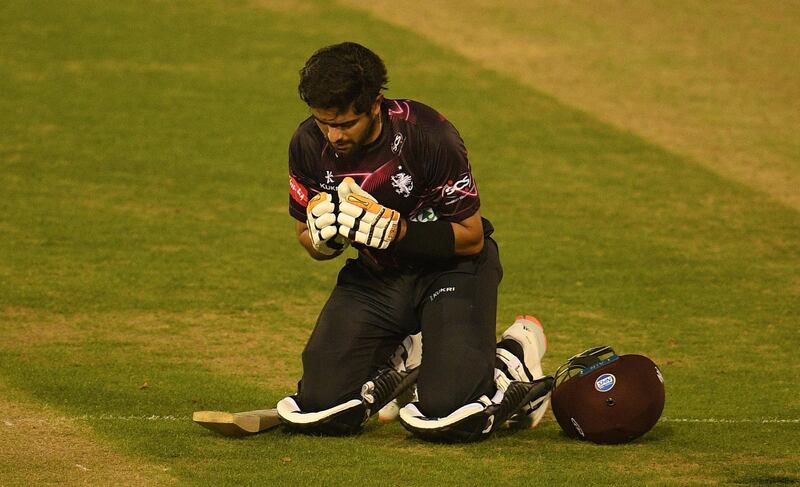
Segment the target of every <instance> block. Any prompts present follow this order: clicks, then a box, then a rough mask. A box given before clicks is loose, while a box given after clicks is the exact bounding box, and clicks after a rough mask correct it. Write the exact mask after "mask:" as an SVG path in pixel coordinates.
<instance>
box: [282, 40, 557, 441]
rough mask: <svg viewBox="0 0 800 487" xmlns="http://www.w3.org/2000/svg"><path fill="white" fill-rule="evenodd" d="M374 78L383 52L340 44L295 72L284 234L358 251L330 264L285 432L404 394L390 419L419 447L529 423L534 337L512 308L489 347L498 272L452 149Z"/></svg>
mask: <svg viewBox="0 0 800 487" xmlns="http://www.w3.org/2000/svg"><path fill="white" fill-rule="evenodd" d="M387 82H388V78H387V72H386V68H385V66H384V63H383V61H382V60H381V59H380V58H379V57H378V56H377V55H376V54H375V53H373V52H372V51H370V50H369V49H367V48H366V47H364V46H361V45H359V44H356V43H352V42H345V43H342V44H336V45H332V46H328V47H324V48H322V49H320V50H318V51H317V52H316V53H314V54H313V55H312V56H311V58H310V59H308V61H307V62H306V64H305V66H304V67H303V68H302V70H301V71H300V85H299V92H300V97H301V98H302V100H303V101H305V102H306V103H307V104H308V106H309V108H310V114H311V116H310V117H308V118H307V119H306V120H305V121H303V122H302V123H301V124H300V126H299V127H298V128H297V130H296V132H295V133H294V136H293V137H292V140H291V143H290V147H289V192H290V193H289V194H290V197H289V213H290V214H291V216H293V217H294V218H295V219H296V220H297V222H296V231H297V239H298V240H299V242H300V244H301V245H302V246H303V247H304V248H305V249H306V250H307V251H308V254H309V255H310V256H311V257H312V258H314V259H317V260H327V259H334V258H337V257H338V256H340V255H341V254H342V252H344V250H345V249H346V248H347V247H348V246H353V247H355V248H356V249H357V250H358V257H357V258H355V259H347V260H346V262H345V263H344V266H343V267H342V269H341V271H340V272H339V276H338V280H337V283H336V286H335V288H334V289H333V292H332V293H331V295H330V298H329V299H328V301H327V303H325V305H324V306H323V308H322V311H321V313H320V315H319V318H318V319H317V323H316V327H315V328H314V331H313V333H312V334H311V337H310V338H309V340H308V344H307V345H306V347H305V350H304V351H303V356H302V360H303V377H302V380H301V381H300V383H299V384H298V390H297V393H296V394H294V395H292V396H289V397H287V398H285V399H283V400H281V401H280V402H279V403H278V413H279V414H280V416H281V419H282V420H283V422H284V423H285V424H287V425H288V426H289V427H290V428H293V429H296V430H299V431H303V432H308V433H312V434H323V435H325V434H327V435H341V434H352V433H355V432H357V431H359V430H360V428H361V427H362V425H363V424H364V423H365V422H366V420H367V419H368V418H369V417H370V416H371V415H373V414H376V413H377V412H378V411H379V410H381V409H382V408H383V410H384V411H385V412H386V416H388V417H389V418H390V417H391V416H392V414H391V409H390V407H391V406H392V404H390V402H391V401H397V397H398V396H401V395H402V396H401V397H406V398H409V399H411V402H409V403H407V404H397V407H401V406H402V409H400V410H399V419H400V421H401V422H402V424H403V426H404V427H405V428H406V429H408V430H409V431H410V432H411V433H413V434H414V435H417V436H419V437H421V438H423V439H426V440H431V441H442V442H463V441H476V440H481V439H483V438H485V437H487V435H489V434H490V433H491V432H492V431H494V430H495V429H497V428H498V427H499V426H500V425H501V424H502V423H503V422H504V421H506V420H508V419H512V420H513V421H520V420H522V419H525V420H527V421H528V424H533V425H534V426H535V424H536V423H537V422H538V421H539V420H540V419H541V417H542V415H543V414H544V411H545V410H546V408H547V402H548V400H549V394H550V391H551V389H552V385H553V381H552V378H551V377H544V376H543V374H542V369H541V358H542V355H543V354H544V352H545V348H546V340H545V336H544V332H543V330H542V327H541V325H540V324H539V323H538V321H536V319H535V318H533V317H520V318H518V319H517V321H516V322H515V323H514V324H513V325H512V326H511V327H510V328H509V329H508V330H506V332H505V333H504V334H503V336H502V339H501V341H500V343H496V341H495V340H496V339H495V320H496V316H495V315H496V308H497V287H498V285H499V283H500V280H501V278H502V274H503V270H502V266H501V264H500V259H499V256H498V248H497V244H496V243H495V241H494V240H493V239H492V238H491V235H492V231H493V228H492V225H491V223H490V222H489V221H488V220H486V219H485V218H483V217H482V216H481V213H480V199H479V197H478V189H477V186H476V184H475V180H474V178H473V176H472V172H471V168H470V163H469V160H468V158H467V150H466V148H465V146H464V142H463V141H462V139H461V136H460V135H459V133H458V131H457V130H456V128H455V127H454V126H453V125H452V124H451V123H450V122H449V121H448V120H447V119H446V118H445V117H444V116H443V115H442V114H440V113H438V112H437V111H436V110H434V109H433V108H431V107H428V106H426V105H423V104H422V103H419V102H416V101H412V100H401V99H397V100H393V99H387V98H384V96H383V94H382V92H383V90H385V89H386V84H387ZM420 334H421V335H420ZM408 391H413V392H414V394H411V395H409V394H408ZM404 392H405V394H404ZM395 404H396V403H395ZM395 411H396V409H395Z"/></svg>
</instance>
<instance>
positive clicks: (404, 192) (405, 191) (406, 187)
mask: <svg viewBox="0 0 800 487" xmlns="http://www.w3.org/2000/svg"><path fill="white" fill-rule="evenodd" d="M392 187H394V190H395V192H396V193H397V194H399V195H401V196H405V197H406V198H408V197H409V195H411V190H412V189H414V181H413V180H412V179H411V176H409V175H408V174H406V173H404V172H401V173H398V174H395V175H394V176H392Z"/></svg>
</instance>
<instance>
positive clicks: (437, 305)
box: [299, 238, 503, 417]
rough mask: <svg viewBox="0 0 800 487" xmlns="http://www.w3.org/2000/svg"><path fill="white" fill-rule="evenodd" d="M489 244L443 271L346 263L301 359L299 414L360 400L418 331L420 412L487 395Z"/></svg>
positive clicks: (494, 261)
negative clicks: (365, 388) (362, 392)
mask: <svg viewBox="0 0 800 487" xmlns="http://www.w3.org/2000/svg"><path fill="white" fill-rule="evenodd" d="M502 275H503V270H502V266H501V264H500V258H499V255H498V250H497V244H496V243H495V242H494V240H492V239H491V238H487V239H486V240H485V245H484V248H483V250H482V251H481V253H480V254H478V255H476V256H472V257H469V258H456V259H453V260H452V261H449V262H448V263H447V264H438V265H427V266H424V267H422V266H420V267H415V268H409V269H403V270H380V271H379V270H377V269H375V268H374V267H371V266H370V265H368V264H367V262H366V261H365V258H364V257H359V259H349V260H348V261H347V263H346V264H345V266H344V267H343V268H342V270H341V271H340V272H339V277H338V280H337V284H336V287H335V288H334V290H333V293H332V294H331V296H330V298H329V299H328V302H327V303H326V304H325V307H324V308H323V309H322V312H321V313H320V316H319V319H318V320H317V324H316V327H315V328H314V331H313V333H312V334H311V337H310V338H309V340H308V344H307V345H306V348H305V350H304V351H303V379H302V381H301V383H300V387H299V402H300V406H301V407H302V409H303V410H304V411H306V412H310V411H319V410H323V409H327V408H330V407H333V406H335V405H338V404H341V403H343V402H345V401H348V400H350V399H353V398H358V397H359V393H360V390H361V386H362V385H363V384H364V383H365V382H366V381H368V380H370V379H371V378H373V377H374V376H375V374H376V372H377V371H378V369H379V368H381V367H383V366H385V365H386V363H387V360H388V359H389V357H390V356H391V354H392V353H393V352H394V351H395V350H396V349H397V347H398V345H399V344H400V342H401V341H402V340H403V339H404V338H405V337H406V336H408V335H411V334H414V333H417V332H419V331H420V330H421V331H422V343H423V346H422V350H423V354H422V365H421V369H420V373H419V377H418V379H417V387H418V392H419V408H420V410H421V412H422V413H423V414H425V415H427V416H429V417H444V416H447V415H448V414H450V413H451V412H453V411H454V410H456V409H458V408H459V407H461V406H463V405H465V404H467V403H469V402H472V401H474V400H476V399H477V398H478V397H480V396H481V395H483V394H492V393H494V390H495V386H494V363H495V358H494V357H495V323H496V313H497V287H498V285H499V283H500V280H501V279H502Z"/></svg>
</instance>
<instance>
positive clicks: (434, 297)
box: [430, 286, 456, 301]
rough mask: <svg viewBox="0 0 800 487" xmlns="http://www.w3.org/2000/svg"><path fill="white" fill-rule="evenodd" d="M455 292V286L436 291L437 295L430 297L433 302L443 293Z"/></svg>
mask: <svg viewBox="0 0 800 487" xmlns="http://www.w3.org/2000/svg"><path fill="white" fill-rule="evenodd" d="M455 290H456V288H455V287H453V286H450V287H443V288H440V289H439V290H438V291H436V292H435V293H433V294H431V295H430V300H431V301H433V300H434V299H436V298H437V297H439V295H440V294H442V293H452V292H453V291H455Z"/></svg>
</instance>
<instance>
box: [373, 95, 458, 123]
mask: <svg viewBox="0 0 800 487" xmlns="http://www.w3.org/2000/svg"><path fill="white" fill-rule="evenodd" d="M384 103H385V104H386V107H387V111H388V114H389V118H390V119H391V120H392V121H393V122H400V123H403V122H405V123H407V124H410V125H418V126H422V127H435V126H438V125H441V124H443V123H447V118H445V116H444V115H442V114H441V113H440V112H439V111H438V110H436V109H435V108H433V107H431V106H429V105H426V104H424V103H422V102H418V101H416V100H408V99H396V100H395V99H387V100H385V101H384Z"/></svg>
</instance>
